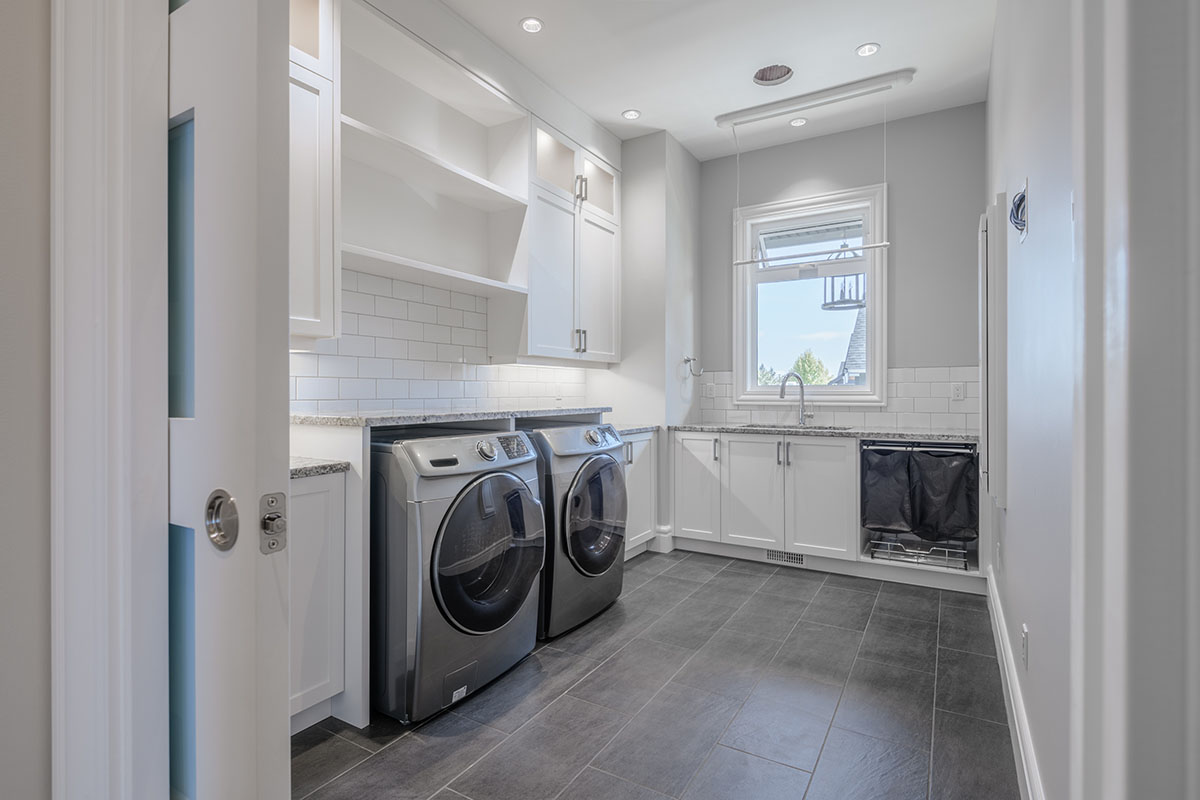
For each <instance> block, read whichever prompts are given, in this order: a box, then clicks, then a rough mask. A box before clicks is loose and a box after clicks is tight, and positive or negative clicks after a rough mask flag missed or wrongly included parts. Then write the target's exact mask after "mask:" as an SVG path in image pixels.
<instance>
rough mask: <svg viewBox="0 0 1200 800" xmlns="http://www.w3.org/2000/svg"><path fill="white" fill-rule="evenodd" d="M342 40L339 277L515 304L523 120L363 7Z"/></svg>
mask: <svg viewBox="0 0 1200 800" xmlns="http://www.w3.org/2000/svg"><path fill="white" fill-rule="evenodd" d="M341 33H342V50H341V56H342V62H341V70H342V71H341V78H342V93H341V108H342V116H341V137H342V141H341V165H342V209H343V237H342V240H343V242H347V243H352V244H344V245H343V246H342V248H341V250H342V253H343V258H344V259H346V260H344V264H345V266H347V267H351V268H354V269H363V270H365V271H368V272H374V273H376V274H387V275H392V276H402V277H403V278H404V279H405V280H411V281H414V282H417V283H423V284H426V285H431V286H447V285H452V286H453V288H455V289H457V290H459V291H469V292H474V293H476V294H484V295H489V296H491V295H494V294H496V293H502V294H506V295H521V294H523V293H524V289H525V288H526V287H527V286H528V283H527V280H526V277H525V273H526V269H525V266H524V260H525V259H524V255H523V246H524V244H523V241H522V233H523V231H524V229H525V220H526V211H527V208H528V195H529V159H530V155H529V153H530V140H531V122H530V116H529V113H528V112H527V111H526V110H525V109H524V108H522V107H521V106H519V105H517V104H515V103H513V102H512V101H511V100H509V99H508V98H507V97H505V96H504V95H503V94H502V93H500V92H499V91H498V90H496V89H495V88H494V87H492V86H490V85H489V84H487V83H486V82H485V81H483V80H482V79H480V78H479V77H478V76H477V75H474V74H473V73H471V72H469V71H467V70H466V69H464V68H463V67H462V66H460V65H459V64H457V63H455V62H453V61H452V60H450V59H448V58H447V57H445V56H444V55H442V54H441V53H439V52H437V51H435V50H433V49H431V48H429V47H428V46H427V45H426V44H425V43H424V42H422V41H420V40H419V39H416V38H415V37H413V36H412V35H410V34H409V32H408V31H407V30H405V29H404V28H403V27H402V26H401V25H399V24H397V23H396V22H395V21H393V20H391V19H389V18H388V17H386V16H384V15H383V14H380V13H379V12H378V11H376V10H375V9H373V8H371V7H369V6H367V5H365V4H363V3H360V2H355V1H354V0H347V2H346V3H345V5H344V6H343V10H342V19H341ZM352 262H353V263H352Z"/></svg>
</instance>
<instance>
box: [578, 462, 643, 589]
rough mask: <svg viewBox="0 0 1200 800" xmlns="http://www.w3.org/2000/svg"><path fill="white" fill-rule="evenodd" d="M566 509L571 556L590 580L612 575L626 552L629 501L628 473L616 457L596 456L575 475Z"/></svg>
mask: <svg viewBox="0 0 1200 800" xmlns="http://www.w3.org/2000/svg"><path fill="white" fill-rule="evenodd" d="M565 502H566V507H565V508H564V509H563V537H564V545H565V547H566V550H567V556H568V557H569V558H570V559H571V563H572V564H574V565H575V568H576V569H578V570H579V571H580V572H582V573H583V574H584V575H587V576H588V577H592V578H595V577H598V576H600V575H603V574H604V573H605V572H608V570H609V569H611V568H612V566H613V564H615V563H617V559H619V558H620V557H621V553H622V552H624V548H623V547H622V545H623V544H624V542H625V520H626V516H627V514H628V499H627V498H626V495H625V470H624V469H623V468H622V467H621V465H620V464H619V463H618V462H617V460H616V459H615V458H613V457H612V456H608V455H599V456H593V457H592V458H589V459H588V460H587V461H585V462H584V464H583V466H582V467H580V468H579V472H577V473H575V480H574V481H572V482H571V488H570V489H569V490H567V496H566V501H565Z"/></svg>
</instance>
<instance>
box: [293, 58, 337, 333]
mask: <svg viewBox="0 0 1200 800" xmlns="http://www.w3.org/2000/svg"><path fill="white" fill-rule="evenodd" d="M290 76H291V80H290V82H289V83H290V85H289V91H290V99H289V103H288V106H289V114H290V134H289V160H288V167H289V181H290V183H289V188H288V228H289V234H288V237H289V238H288V284H289V290H288V298H289V309H290V311H289V313H290V316H291V334H292V336H293V337H296V338H299V339H304V340H315V339H328V338H332V337H334V336H336V335H337V328H336V317H337V312H338V308H339V306H340V303H339V301H338V294H339V291H338V290H339V288H340V283H341V281H340V280H339V278H338V275H337V258H336V255H337V254H336V253H335V252H334V247H335V243H334V157H333V155H334V153H333V150H334V134H335V126H334V119H333V116H334V105H333V82H332V81H330V80H327V79H325V78H322V77H321V76H320V75H317V74H315V73H313V72H310V71H308V70H306V69H305V68H304V67H301V66H298V65H296V64H292V65H291V72H290ZM294 343H296V342H294ZM296 344H298V343H296ZM300 346H303V345H300ZM309 346H311V344H310V345H309Z"/></svg>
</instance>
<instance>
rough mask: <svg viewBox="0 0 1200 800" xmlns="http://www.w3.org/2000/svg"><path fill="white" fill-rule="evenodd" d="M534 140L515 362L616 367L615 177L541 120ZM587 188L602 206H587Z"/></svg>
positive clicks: (618, 293)
mask: <svg viewBox="0 0 1200 800" xmlns="http://www.w3.org/2000/svg"><path fill="white" fill-rule="evenodd" d="M533 139H534V145H533V169H532V176H531V177H532V180H533V195H532V200H531V203H532V204H533V207H534V210H533V211H532V212H531V213H530V220H529V227H528V231H527V235H528V242H529V295H530V296H529V305H528V316H527V324H526V327H525V331H524V333H525V335H526V337H527V338H526V339H525V340H523V341H521V342H520V343H519V345H518V348H517V349H518V351H519V355H529V356H541V357H550V358H570V359H574V360H578V361H594V362H600V363H615V362H618V361H620V360H621V243H620V228H619V227H618V225H617V223H616V209H617V191H618V182H617V177H616V173H615V171H613V170H612V169H611V168H609V167H607V166H605V165H603V164H602V163H601V162H600V161H599V160H598V159H596V158H594V157H593V156H591V154H589V153H587V151H585V150H583V149H582V148H580V147H579V146H578V145H575V144H574V143H572V142H571V141H570V140H569V139H567V138H566V137H564V136H563V135H562V134H560V133H558V132H557V131H554V130H553V129H552V128H550V127H549V126H547V125H545V124H544V123H542V122H541V121H535V123H534V136H533ZM587 175H591V176H592V179H593V181H594V182H589V180H588V179H587ZM589 185H591V186H593V187H596V186H598V187H599V189H598V194H597V195H593V197H596V198H597V199H598V200H599V205H597V204H596V203H594V202H592V201H591V200H589V199H588V191H589V190H588V186H589ZM593 191H597V190H595V189H593ZM568 229H569V230H570V233H571V248H570V252H569V253H568V250H567V247H566V242H567V231H568Z"/></svg>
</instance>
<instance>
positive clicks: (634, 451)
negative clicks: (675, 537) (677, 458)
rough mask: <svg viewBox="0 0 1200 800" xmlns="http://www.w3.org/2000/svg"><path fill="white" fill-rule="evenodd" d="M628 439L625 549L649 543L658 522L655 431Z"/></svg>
mask: <svg viewBox="0 0 1200 800" xmlns="http://www.w3.org/2000/svg"><path fill="white" fill-rule="evenodd" d="M624 439H625V492H626V496H627V497H628V499H629V508H628V512H627V517H626V523H625V549H626V551H628V550H629V549H630V548H633V547H637V546H638V545H640V544H643V543H645V542H648V541H650V540H651V539H652V538H654V535H655V524H656V520H657V518H658V480H657V478H656V473H657V472H658V452H657V451H658V446H657V440H656V438H655V434H654V432H653V431H649V432H647V433H635V434H630V435H628V436H625V437H624Z"/></svg>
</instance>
